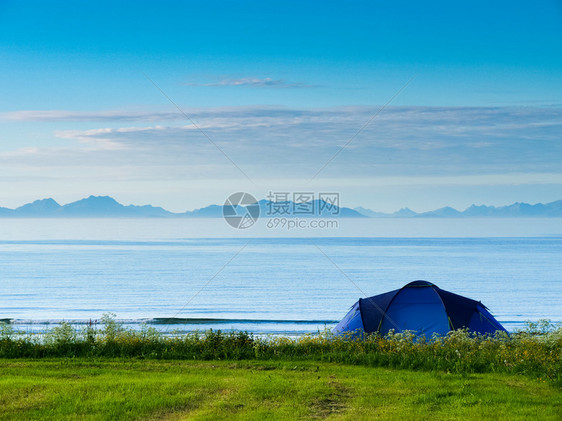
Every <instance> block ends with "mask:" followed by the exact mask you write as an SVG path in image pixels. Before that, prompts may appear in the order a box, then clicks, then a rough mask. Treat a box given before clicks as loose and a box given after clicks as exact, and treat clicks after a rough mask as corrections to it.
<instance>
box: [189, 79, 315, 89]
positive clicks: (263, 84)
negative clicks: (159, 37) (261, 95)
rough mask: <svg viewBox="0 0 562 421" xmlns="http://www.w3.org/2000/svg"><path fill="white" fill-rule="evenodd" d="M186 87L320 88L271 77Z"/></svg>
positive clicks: (222, 81) (219, 81) (221, 81)
mask: <svg viewBox="0 0 562 421" xmlns="http://www.w3.org/2000/svg"><path fill="white" fill-rule="evenodd" d="M184 85H186V86H209V87H227V86H247V87H252V88H316V87H318V86H319V85H311V84H308V83H301V82H289V81H286V80H284V79H272V78H270V77H265V78H259V77H243V78H225V79H221V80H218V81H216V82H206V83H201V82H199V83H197V82H189V83H185V84H184Z"/></svg>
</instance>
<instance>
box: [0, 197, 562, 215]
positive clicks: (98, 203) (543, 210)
mask: <svg viewBox="0 0 562 421" xmlns="http://www.w3.org/2000/svg"><path fill="white" fill-rule="evenodd" d="M258 203H259V206H260V215H261V216H262V217H264V216H265V217H299V218H307V217H308V218H310V217H316V218H318V217H322V218H466V217H470V218H475V217H476V218H478V217H490V218H514V217H516V218H519V217H562V200H558V201H556V202H551V203H547V204H542V203H537V204H535V205H530V204H528V203H514V204H512V205H508V206H500V207H495V206H484V205H482V206H476V205H472V206H470V207H468V208H467V209H465V210H464V211H458V210H456V209H454V208H451V207H448V206H447V207H444V208H440V209H436V210H433V211H430V212H423V213H417V212H414V211H413V210H411V209H408V208H403V209H400V210H399V211H396V212H394V213H383V212H375V211H372V210H370V209H365V208H362V207H357V208H355V209H350V208H346V207H338V206H335V205H330V204H328V203H326V202H324V201H321V200H315V201H313V202H310V203H309V204H308V206H307V208H308V209H309V211H308V212H303V211H302V205H301V204H298V203H294V202H291V201H288V202H271V201H268V200H260V201H259V202H258ZM299 209H300V211H299ZM310 210H311V211H310ZM222 215H223V206H222V205H210V206H206V207H204V208H201V209H196V210H193V211H187V212H183V213H173V212H170V211H167V210H166V209H163V208H160V207H155V206H151V205H144V206H136V205H128V206H125V205H122V204H121V203H119V202H117V201H116V200H115V199H113V198H112V197H109V196H90V197H88V198H86V199H82V200H78V201H76V202H72V203H68V204H66V205H60V204H58V203H57V202H56V201H55V200H53V199H42V200H36V201H35V202H33V203H28V204H26V205H23V206H20V207H19V208H16V209H8V208H1V207H0V218H2V217H3V218H221V217H222Z"/></svg>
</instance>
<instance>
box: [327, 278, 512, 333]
mask: <svg viewBox="0 0 562 421" xmlns="http://www.w3.org/2000/svg"><path fill="white" fill-rule="evenodd" d="M459 328H468V329H469V330H470V331H471V332H478V333H483V334H485V333H490V334H493V333H494V332H496V331H497V330H501V331H504V332H506V330H505V328H504V327H503V326H502V325H501V324H500V323H499V322H498V321H497V320H496V319H495V318H494V316H492V315H491V314H490V312H489V311H488V309H487V308H486V306H484V304H482V303H481V302H479V301H475V300H471V299H470V298H466V297H463V296H461V295H457V294H453V293H452V292H448V291H445V290H443V289H441V288H439V287H437V285H434V284H432V283H431V282H426V281H414V282H410V283H409V284H407V285H405V286H403V287H402V288H400V289H396V290H394V291H390V292H386V293H384V294H380V295H375V296H374V297H370V298H360V299H359V301H357V302H356V303H355V304H354V305H353V307H352V308H351V310H350V311H349V312H348V313H347V315H346V316H345V317H344V318H343V319H342V321H341V322H339V323H338V325H337V326H336V327H335V328H334V329H333V332H334V333H335V334H338V335H343V334H345V333H346V332H354V331H358V332H359V331H364V332H366V333H373V332H379V333H380V334H381V335H386V334H387V333H388V331H389V330H391V329H394V331H395V332H402V331H405V330H412V331H415V332H416V334H417V335H419V336H421V335H425V336H426V337H430V336H431V335H432V334H433V333H438V334H440V335H445V334H447V332H449V331H450V330H454V329H459Z"/></svg>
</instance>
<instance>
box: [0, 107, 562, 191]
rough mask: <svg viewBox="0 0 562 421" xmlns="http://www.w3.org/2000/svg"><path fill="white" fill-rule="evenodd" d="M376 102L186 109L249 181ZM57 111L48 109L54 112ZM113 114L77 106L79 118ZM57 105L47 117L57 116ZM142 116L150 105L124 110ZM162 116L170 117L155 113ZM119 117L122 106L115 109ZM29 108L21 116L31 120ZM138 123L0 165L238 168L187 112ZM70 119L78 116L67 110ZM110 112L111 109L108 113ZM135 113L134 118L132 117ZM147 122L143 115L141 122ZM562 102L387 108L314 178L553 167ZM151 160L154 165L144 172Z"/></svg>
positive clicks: (306, 168) (12, 154)
mask: <svg viewBox="0 0 562 421" xmlns="http://www.w3.org/2000/svg"><path fill="white" fill-rule="evenodd" d="M377 110H378V108H376V107H342V108H329V109H309V110H302V109H285V108H273V107H253V108H250V107H240V108H212V109H198V110H197V109H192V110H189V111H188V112H189V115H190V116H191V117H192V118H193V119H195V121H197V124H198V126H199V127H200V128H201V129H203V130H204V131H205V133H206V134H207V135H208V136H210V138H211V139H212V140H213V142H214V143H216V144H217V145H218V146H219V147H220V148H221V149H222V150H224V152H225V153H226V154H227V155H228V156H229V157H230V158H231V159H232V160H233V161H234V162H235V163H236V164H237V165H238V166H240V167H241V168H242V169H243V170H244V172H246V173H248V175H249V176H250V177H251V178H253V179H263V178H267V177H279V178H283V179H287V178H304V179H308V178H309V177H311V176H312V175H313V174H314V173H315V172H316V171H318V169H319V168H321V167H322V166H323V165H324V163H325V162H327V161H328V160H329V159H330V158H331V157H332V156H333V155H334V154H335V153H337V152H338V151H339V150H340V148H341V147H342V146H343V145H344V144H346V142H347V141H348V140H349V139H350V138H351V137H352V136H353V135H354V134H355V133H356V131H357V130H358V128H360V127H361V126H363V124H364V123H365V122H366V121H369V119H370V118H371V117H372V116H373V114H374V113H376V112H377ZM53 113H55V112H53ZM109 114H111V113H110V112H98V113H83V114H82V116H83V117H84V119H85V120H87V121H90V119H92V117H93V116H103V115H109ZM65 115H66V116H67V117H68V116H69V114H65V113H64V112H59V114H51V118H54V119H55V120H56V119H61V118H62V119H64V118H65V117H64V116H65ZM130 115H131V116H137V117H139V116H141V115H144V116H147V117H146V121H152V120H151V119H152V118H153V117H154V116H155V115H157V113H150V112H146V113H131V114H130ZM162 115H166V116H168V117H171V116H172V115H174V114H173V113H171V114H162ZM120 116H121V117H126V116H127V114H126V113H121V115H120ZM36 117H37V116H36V115H31V114H28V115H27V117H26V118H36ZM177 117H178V116H177V115H175V117H174V121H177V122H178V123H179V124H154V125H150V124H148V125H147V124H143V125H138V126H123V127H98V128H91V129H87V130H77V129H72V130H68V129H67V130H64V129H61V130H57V131H55V136H56V137H58V138H59V139H63V140H66V141H68V142H69V143H68V144H67V146H65V147H35V148H23V149H18V150H15V151H8V152H4V153H0V163H1V165H2V166H3V168H7V167H11V168H13V167H14V166H18V165H19V166H35V167H40V168H54V167H59V166H60V167H65V166H66V167H71V166H73V165H75V164H76V163H77V162H79V163H80V164H81V165H82V166H91V167H97V168H99V167H104V166H107V167H109V166H111V167H115V166H123V167H127V168H129V169H130V172H134V171H138V173H139V174H150V176H154V177H165V178H170V177H174V176H175V175H176V174H180V173H181V174H183V175H186V176H187V175H190V174H191V175H190V176H194V177H209V178H215V177H219V176H221V174H224V173H225V171H226V172H228V173H229V174H234V176H235V177H238V176H241V174H240V173H238V172H237V170H236V168H234V167H233V166H232V164H231V163H229V162H228V160H227V159H226V158H225V157H224V156H223V155H222V153H221V152H220V151H218V150H217V148H216V147H215V146H214V145H213V144H212V143H211V142H209V140H208V139H207V138H206V137H205V136H204V135H203V134H202V133H201V132H200V131H199V130H198V129H197V128H196V127H194V126H193V125H192V124H189V123H188V122H186V121H185V118H177ZM69 118H70V121H75V119H78V115H77V114H70V117H69ZM116 118H117V116H116V115H115V114H111V117H110V118H109V121H114V119H116ZM139 118H140V117H139ZM143 121H145V120H143ZM561 134H562V110H561V109H560V108H534V107H522V108H514V107H389V108H388V109H385V110H384V111H383V112H382V113H381V114H380V115H379V116H378V117H377V118H376V119H375V120H374V121H373V122H372V123H371V124H370V125H369V126H367V127H366V128H365V129H364V130H363V131H362V132H361V133H360V134H359V135H358V136H357V137H356V138H354V139H353V141H352V142H351V143H350V144H349V145H348V146H347V147H346V148H345V149H344V150H343V151H342V152H341V154H339V155H338V157H337V158H336V159H334V161H333V162H332V163H330V165H328V167H327V168H326V170H325V171H323V172H322V173H321V175H320V176H321V178H324V177H326V178H330V177H331V178H334V177H338V178H342V179H359V178H363V179H366V180H369V179H373V178H374V177H382V176H384V177H401V176H403V177H413V176H414V177H416V176H418V177H422V176H423V177H453V176H468V175H470V176H475V175H478V174H511V173H525V174H528V173H558V172H560V168H559V167H560V164H559V162H560V158H561V157H562V142H560V138H561ZM150 168H152V169H154V168H158V170H157V171H156V170H154V171H153V170H150Z"/></svg>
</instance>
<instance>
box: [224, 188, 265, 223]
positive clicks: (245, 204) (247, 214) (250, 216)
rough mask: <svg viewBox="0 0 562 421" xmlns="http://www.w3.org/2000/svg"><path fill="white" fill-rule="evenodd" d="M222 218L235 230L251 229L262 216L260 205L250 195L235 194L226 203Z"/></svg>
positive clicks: (243, 193)
mask: <svg viewBox="0 0 562 421" xmlns="http://www.w3.org/2000/svg"><path fill="white" fill-rule="evenodd" d="M222 216H223V217H224V220H225V221H226V222H227V223H228V225H230V226H231V227H233V228H236V229H239V230H243V229H246V228H250V227H251V226H252V225H254V224H255V223H256V221H257V220H258V218H259V216H260V205H259V203H258V201H257V200H256V198H255V197H254V196H252V195H251V194H250V193H245V192H238V193H233V194H231V195H230V196H228V199H226V201H225V202H224V205H223V207H222Z"/></svg>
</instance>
